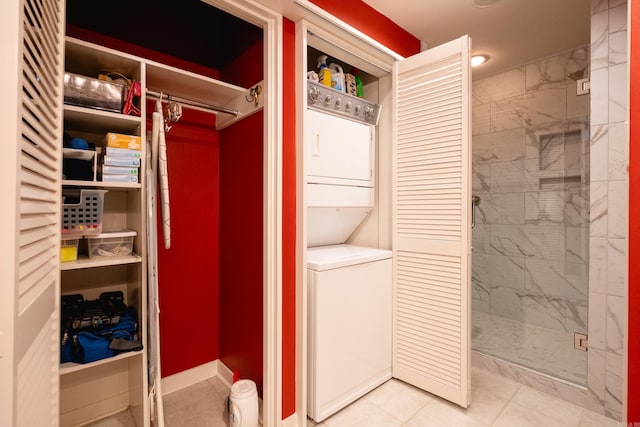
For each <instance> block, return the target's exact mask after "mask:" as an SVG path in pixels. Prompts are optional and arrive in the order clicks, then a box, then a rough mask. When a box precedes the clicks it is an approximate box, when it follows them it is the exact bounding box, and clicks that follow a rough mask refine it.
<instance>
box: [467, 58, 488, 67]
mask: <svg viewBox="0 0 640 427" xmlns="http://www.w3.org/2000/svg"><path fill="white" fill-rule="evenodd" d="M488 60H489V56H487V55H473V56H472V57H471V66H472V67H477V66H478V65H481V64H484V63H485V62H487V61H488Z"/></svg>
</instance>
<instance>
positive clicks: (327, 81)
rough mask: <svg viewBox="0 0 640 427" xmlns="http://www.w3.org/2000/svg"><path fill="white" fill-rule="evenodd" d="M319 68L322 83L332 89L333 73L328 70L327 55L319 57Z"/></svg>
mask: <svg viewBox="0 0 640 427" xmlns="http://www.w3.org/2000/svg"><path fill="white" fill-rule="evenodd" d="M318 68H319V69H320V71H319V72H318V78H319V79H320V83H322V84H324V85H326V86H329V87H331V71H329V68H327V55H320V56H319V57H318Z"/></svg>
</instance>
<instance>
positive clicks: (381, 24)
mask: <svg viewBox="0 0 640 427" xmlns="http://www.w3.org/2000/svg"><path fill="white" fill-rule="evenodd" d="M311 2H312V3H315V4H316V5H317V6H320V7H321V8H323V9H324V10H326V11H327V12H329V13H331V14H332V15H334V16H335V17H337V18H340V19H341V20H342V21H344V22H346V23H347V24H349V25H351V26H352V27H354V28H356V29H358V30H360V31H362V32H363V33H364V34H366V35H368V36H369V37H371V38H372V39H374V40H377V41H378V42H380V43H382V44H383V45H384V46H386V47H388V48H389V49H391V50H393V51H394V52H397V53H399V54H400V55H402V56H404V57H408V56H411V55H414V54H416V53H418V52H420V40H418V39H417V38H415V37H414V36H413V35H412V34H411V33H409V32H408V31H406V30H405V29H403V28H402V27H400V26H399V25H397V24H396V23H395V22H393V21H392V20H391V19H389V18H387V17H386V16H384V15H382V14H381V13H380V12H378V11H377V10H375V9H374V8H372V7H371V6H369V5H368V4H366V3H365V2H363V1H362V0H350V1H349V2H345V1H344V0H311ZM347 4H348V6H347Z"/></svg>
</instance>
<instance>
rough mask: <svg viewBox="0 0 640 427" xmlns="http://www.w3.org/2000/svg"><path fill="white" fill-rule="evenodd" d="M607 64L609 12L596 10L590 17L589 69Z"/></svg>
mask: <svg viewBox="0 0 640 427" xmlns="http://www.w3.org/2000/svg"><path fill="white" fill-rule="evenodd" d="M607 66H609V12H608V10H606V9H605V10H604V11H598V13H596V14H594V15H593V16H592V17H591V70H592V71H593V70H598V69H600V68H604V67H607Z"/></svg>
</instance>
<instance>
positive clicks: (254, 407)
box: [229, 380, 258, 427]
mask: <svg viewBox="0 0 640 427" xmlns="http://www.w3.org/2000/svg"><path fill="white" fill-rule="evenodd" d="M229 401H230V405H229V421H230V423H231V427H258V389H257V388H256V383H254V382H253V381H251V380H239V381H236V382H235V383H233V385H232V386H231V396H230V398H229Z"/></svg>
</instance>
